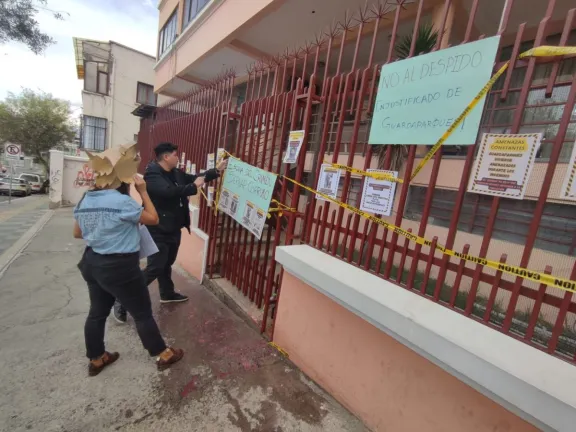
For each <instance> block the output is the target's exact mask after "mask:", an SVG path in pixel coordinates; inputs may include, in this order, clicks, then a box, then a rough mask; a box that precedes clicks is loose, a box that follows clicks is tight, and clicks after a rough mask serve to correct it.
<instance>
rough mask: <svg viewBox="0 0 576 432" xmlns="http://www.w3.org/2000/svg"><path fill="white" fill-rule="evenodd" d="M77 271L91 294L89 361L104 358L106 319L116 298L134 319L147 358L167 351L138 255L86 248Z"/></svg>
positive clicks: (87, 326) (87, 331)
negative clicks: (100, 252) (107, 253)
mask: <svg viewBox="0 0 576 432" xmlns="http://www.w3.org/2000/svg"><path fill="white" fill-rule="evenodd" d="M78 267H79V268H80V271H81V273H82V277H83V278H84V280H85V281H86V283H87V284H88V292H89V294H90V312H89V313H88V318H87V319H86V324H85V326H84V338H85V340H86V356H87V357H88V358H89V359H95V358H98V357H100V356H101V355H102V354H104V350H105V348H104V331H105V328H106V318H107V317H108V315H109V314H110V309H112V305H113V304H114V299H115V298H116V299H118V300H119V301H120V303H122V305H123V306H124V307H125V308H126V309H127V310H128V312H129V313H130V315H132V317H134V321H135V322H136V330H137V331H138V336H140V340H141V341H142V345H144V348H146V350H148V352H149V353H150V355H151V356H157V355H159V354H160V353H161V352H162V351H164V350H165V349H166V344H165V343H164V339H163V338H162V336H161V335H160V330H159V329H158V325H157V324H156V321H155V320H154V317H153V316H152V303H151V302H150V294H149V293H148V287H147V286H146V282H145V280H144V275H143V274H142V271H141V270H140V267H139V257H138V253H132V254H114V255H100V254H97V253H96V252H94V251H93V250H92V249H90V248H87V249H86V251H85V252H84V256H83V257H82V261H80V263H79V264H78Z"/></svg>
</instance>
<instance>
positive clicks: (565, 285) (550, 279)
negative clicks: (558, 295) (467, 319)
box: [284, 176, 576, 293]
mask: <svg viewBox="0 0 576 432" xmlns="http://www.w3.org/2000/svg"><path fill="white" fill-rule="evenodd" d="M284 178H285V179H286V180H288V181H290V182H292V183H294V184H296V185H298V186H300V187H301V188H302V189H305V190H307V191H308V192H311V193H313V194H318V195H320V196H321V197H323V198H324V199H326V200H327V201H331V202H333V203H334V204H337V205H338V206H340V207H342V208H345V209H346V210H350V211H351V212H352V213H355V214H357V215H359V216H362V217H363V218H366V219H368V220H369V221H371V222H374V223H377V224H378V225H381V226H383V227H384V228H387V229H389V230H391V231H393V232H394V233H396V234H399V235H401V236H404V237H406V238H407V239H409V240H411V241H413V242H415V243H418V244H420V245H423V246H429V247H431V246H432V242H431V241H430V240H426V239H425V238H424V237H420V236H418V235H416V234H413V233H411V232H408V231H407V230H405V229H403V228H400V227H399V226H396V225H393V224H391V223H388V222H386V221H385V220H383V219H380V218H378V217H376V216H374V215H372V214H370V213H367V212H365V211H363V210H360V209H359V208H356V207H353V206H351V205H349V204H346V203H344V202H342V201H339V200H336V199H334V198H332V197H330V196H329V195H326V194H323V193H322V192H319V191H317V190H314V189H312V188H311V187H308V186H305V185H303V184H302V183H300V182H298V181H296V180H294V179H291V178H289V177H285V176H284ZM436 250H439V251H441V252H442V253H444V254H446V255H448V256H453V257H456V258H460V259H463V260H465V261H470V262H473V263H476V264H480V265H483V266H485V267H489V268H493V269H495V270H498V271H501V272H502V273H507V274H511V275H514V276H520V277H522V278H524V279H528V280H531V281H534V282H540V283H542V284H545V285H548V286H551V287H554V288H559V289H562V290H564V291H570V292H573V293H576V281H572V280H569V279H564V278H559V277H554V276H552V275H548V274H546V273H541V272H538V271H533V270H528V269H525V268H523V267H517V266H513V265H509V264H505V263H501V262H497V261H491V260H488V259H486V258H481V257H477V256H474V255H468V254H463V253H460V252H456V251H453V250H451V249H447V248H446V247H445V246H442V245H440V244H436Z"/></svg>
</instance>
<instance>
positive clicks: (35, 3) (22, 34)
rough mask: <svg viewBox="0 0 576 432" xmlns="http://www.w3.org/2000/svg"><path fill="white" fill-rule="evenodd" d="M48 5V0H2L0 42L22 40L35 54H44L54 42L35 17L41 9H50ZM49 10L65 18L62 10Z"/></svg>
mask: <svg viewBox="0 0 576 432" xmlns="http://www.w3.org/2000/svg"><path fill="white" fill-rule="evenodd" d="M46 5H47V2H46V0H0V44H3V43H6V42H10V41H16V42H22V43H24V44H26V45H27V46H28V48H30V50H32V52H33V53H34V54H42V53H43V52H44V51H45V50H46V48H48V46H49V45H51V44H53V43H54V39H52V38H51V37H50V36H48V35H47V34H45V33H43V32H42V31H41V30H40V28H39V26H38V21H36V20H35V19H34V17H35V16H36V14H37V13H38V11H39V10H40V9H45V10H49V9H47V8H46ZM49 11H50V12H51V13H52V14H53V15H54V18H56V19H63V15H62V13H61V12H56V11H51V10H49Z"/></svg>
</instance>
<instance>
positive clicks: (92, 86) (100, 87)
mask: <svg viewBox="0 0 576 432" xmlns="http://www.w3.org/2000/svg"><path fill="white" fill-rule="evenodd" d="M84 90H86V91H89V92H92V93H100V94H103V95H108V63H102V62H85V63H84Z"/></svg>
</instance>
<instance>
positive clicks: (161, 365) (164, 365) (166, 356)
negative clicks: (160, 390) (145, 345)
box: [156, 347, 184, 371]
mask: <svg viewBox="0 0 576 432" xmlns="http://www.w3.org/2000/svg"><path fill="white" fill-rule="evenodd" d="M182 357H184V350H181V349H180V348H170V347H169V348H166V349H165V350H164V351H163V352H162V354H160V355H159V356H158V360H156V366H157V367H158V370H159V371H163V370H164V369H168V368H169V367H170V366H172V365H173V364H174V363H176V362H179V361H180V360H182Z"/></svg>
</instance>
